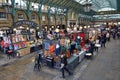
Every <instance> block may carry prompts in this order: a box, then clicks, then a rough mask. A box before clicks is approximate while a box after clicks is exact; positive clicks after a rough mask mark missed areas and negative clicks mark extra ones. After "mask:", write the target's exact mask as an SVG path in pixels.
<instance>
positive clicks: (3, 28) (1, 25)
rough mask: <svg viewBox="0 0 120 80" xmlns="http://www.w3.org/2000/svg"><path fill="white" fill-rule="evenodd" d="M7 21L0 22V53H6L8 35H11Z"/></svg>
mask: <svg viewBox="0 0 120 80" xmlns="http://www.w3.org/2000/svg"><path fill="white" fill-rule="evenodd" d="M10 25H11V23H10V22H9V21H4V20H3V21H0V44H1V45H0V51H3V52H4V53H6V49H5V48H6V47H7V46H6V44H7V43H8V42H9V34H10V33H12V31H11V27H10Z"/></svg>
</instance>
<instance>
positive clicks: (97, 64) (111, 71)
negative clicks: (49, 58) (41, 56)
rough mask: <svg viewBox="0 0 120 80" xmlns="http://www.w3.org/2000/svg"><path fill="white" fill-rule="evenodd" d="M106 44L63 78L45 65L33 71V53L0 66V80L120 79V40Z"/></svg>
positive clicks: (56, 71)
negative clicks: (71, 73) (91, 57)
mask: <svg viewBox="0 0 120 80" xmlns="http://www.w3.org/2000/svg"><path fill="white" fill-rule="evenodd" d="M106 46H107V47H106V48H101V49H100V50H99V53H98V54H97V53H96V54H97V55H96V56H95V57H94V58H93V59H92V60H86V59H85V60H83V62H82V63H80V64H79V65H78V66H77V67H76V69H75V70H74V74H73V75H72V76H69V75H68V74H66V78H65V79H63V78H61V72H60V70H56V69H51V68H48V67H45V66H43V67H42V69H41V71H33V66H34V63H33V62H32V60H33V56H35V53H33V54H30V55H29V56H25V57H23V58H21V59H18V60H17V59H16V60H14V61H12V62H10V63H9V64H8V65H2V66H0V80H120V40H112V41H111V42H108V43H107V45H106Z"/></svg>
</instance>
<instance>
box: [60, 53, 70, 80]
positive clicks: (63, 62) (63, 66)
mask: <svg viewBox="0 0 120 80" xmlns="http://www.w3.org/2000/svg"><path fill="white" fill-rule="evenodd" d="M60 57H61V71H62V77H63V78H65V71H67V72H68V73H69V75H71V74H72V73H71V72H70V71H69V69H68V67H67V65H68V62H67V56H66V55H65V54H64V52H62V53H61V55H60Z"/></svg>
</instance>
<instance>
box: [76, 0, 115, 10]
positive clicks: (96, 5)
mask: <svg viewBox="0 0 120 80" xmlns="http://www.w3.org/2000/svg"><path fill="white" fill-rule="evenodd" d="M75 1H76V2H78V3H80V4H84V2H85V1H88V2H90V3H92V9H93V10H95V11H110V10H116V8H117V5H116V3H117V1H116V0H75Z"/></svg>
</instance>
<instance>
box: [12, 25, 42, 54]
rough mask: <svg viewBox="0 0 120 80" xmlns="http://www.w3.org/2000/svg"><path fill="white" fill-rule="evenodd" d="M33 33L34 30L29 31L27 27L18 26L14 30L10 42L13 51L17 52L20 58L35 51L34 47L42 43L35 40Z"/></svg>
mask: <svg viewBox="0 0 120 80" xmlns="http://www.w3.org/2000/svg"><path fill="white" fill-rule="evenodd" d="M35 33H36V32H35V29H29V28H27V27H22V26H20V27H17V28H14V34H12V42H13V46H14V50H15V51H17V52H18V53H19V54H20V56H24V55H26V54H29V53H31V52H34V51H36V49H35V47H36V46H39V45H40V44H41V43H42V42H41V41H42V40H40V39H38V40H37V39H36V34H35Z"/></svg>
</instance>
